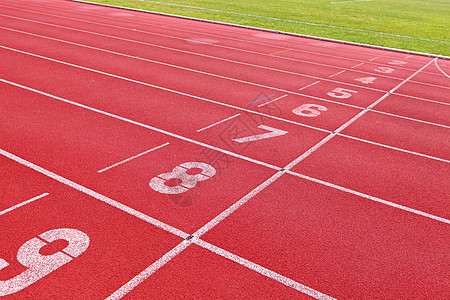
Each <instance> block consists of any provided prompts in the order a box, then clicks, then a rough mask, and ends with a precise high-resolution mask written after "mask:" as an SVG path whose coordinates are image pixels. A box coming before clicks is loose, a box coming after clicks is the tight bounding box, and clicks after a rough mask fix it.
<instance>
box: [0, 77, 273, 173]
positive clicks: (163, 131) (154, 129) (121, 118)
mask: <svg viewBox="0 0 450 300" xmlns="http://www.w3.org/2000/svg"><path fill="white" fill-rule="evenodd" d="M0 82H4V83H7V84H10V85H13V86H17V87H19V88H23V89H25V90H28V91H31V92H34V93H37V94H40V95H44V96H47V97H49V98H52V99H55V100H58V101H61V102H65V103H68V104H72V105H74V106H78V107H81V108H84V109H87V110H90V111H93V112H96V113H99V114H102V115H105V116H108V117H111V118H114V119H117V120H121V121H124V122H127V123H130V124H134V125H137V126H140V127H143V128H147V129H150V130H153V131H156V132H160V133H162V134H165V135H168V136H171V137H174V138H177V139H180V140H183V141H186V142H189V143H193V144H196V145H199V146H203V147H206V148H209V149H212V150H216V151H219V152H222V153H225V154H228V155H230V156H233V157H237V158H240V159H243V160H247V161H250V162H253V163H256V164H259V165H262V166H265V167H268V168H270V169H274V170H279V169H280V168H279V167H276V166H274V165H271V164H268V163H265V162H262V161H259V160H256V159H253V158H249V157H246V156H243V155H240V154H237V153H234V152H231V151H228V150H224V149H221V148H218V147H215V146H211V145H208V144H205V143H202V142H199V141H196V140H193V139H190V138H187V137H184V136H181V135H179V134H176V133H172V132H169V131H166V130H163V129H159V128H156V127H153V126H150V125H147V124H144V123H140V122H137V121H133V120H130V119H127V118H124V117H121V116H118V115H115V114H112V113H109V112H106V111H102V110H100V109H96V108H93V107H90V106H87V105H84V104H80V103H77V102H74V101H70V100H67V99H64V98H61V97H58V96H54V95H51V94H49V93H46V92H42V91H39V90H36V89H33V88H30V87H27V86H24V85H21V84H18V83H14V82H11V81H8V80H5V79H2V78H0ZM249 112H251V111H249Z"/></svg>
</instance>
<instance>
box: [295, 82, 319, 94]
mask: <svg viewBox="0 0 450 300" xmlns="http://www.w3.org/2000/svg"><path fill="white" fill-rule="evenodd" d="M319 82H320V80H319V81H316V82H313V83H311V84H308V85H307V86H304V87H302V88H299V89H298V90H299V91H302V90H304V89H307V88H309V87H311V86H313V85H315V84H318V83H319Z"/></svg>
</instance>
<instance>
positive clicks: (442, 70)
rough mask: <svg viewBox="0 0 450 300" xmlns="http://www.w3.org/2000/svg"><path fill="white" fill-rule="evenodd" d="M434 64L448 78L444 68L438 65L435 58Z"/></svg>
mask: <svg viewBox="0 0 450 300" xmlns="http://www.w3.org/2000/svg"><path fill="white" fill-rule="evenodd" d="M434 64H435V65H436V67H437V68H438V70H439V71H441V73H442V74H444V75H445V77H447V78H449V79H450V76H449V75H448V74H447V73H445V72H444V70H442V69H441V67H439V65H438V63H437V59H436V60H435V61H434Z"/></svg>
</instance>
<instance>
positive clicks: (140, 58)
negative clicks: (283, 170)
mask: <svg viewBox="0 0 450 300" xmlns="http://www.w3.org/2000/svg"><path fill="white" fill-rule="evenodd" d="M0 29H5V30H9V31H14V32H19V33H23V34H27V35H31V36H36V37H40V38H44V39H48V40H54V41H58V42H62V43H66V44H70V45H75V46H79V47H83V48H88V49H93V50H97V51H102V52H106V53H111V54H115V55H120V56H123V57H128V58H132V59H137V60H142V61H148V62H151V63H155V64H160V65H163V66H168V67H172V68H177V69H180V70H186V71H191V72H194V73H199V74H204V75H208V76H212V77H217V78H221V79H226V80H231V81H235V82H240V83H245V84H249V85H253V86H258V87H262V88H267V89H272V90H276V91H280V92H284V93H289V94H293V95H298V96H304V97H308V98H311V99H317V100H321V101H326V102H330V103H335V104H339V105H343V106H348V107H354V108H359V109H364V107H360V106H357V105H352V104H347V103H343V102H337V101H333V100H329V99H325V98H320V97H316V96H310V95H307V94H302V93H297V92H294V91H289V90H284V89H280V88H276V87H272V86H267V85H263V84H259V83H254V82H250V81H245V80H240V79H236V78H231V77H226V76H222V75H217V74H213V73H208V72H203V71H198V70H195V69H190V68H186V67H182V66H177V65H172V64H168V63H164V62H160V61H156V60H151V59H147V58H143V57H138V56H132V55H128V54H124V53H120V52H114V51H111V50H106V49H101V48H96V47H91V46H86V45H82V44H77V43H73V42H68V41H65V40H60V39H56V38H51V37H47V36H43V35H38V34H34V33H29V32H25V31H21V30H15V29H11V28H6V27H2V26H0ZM11 49H12V48H11ZM19 51H20V50H19ZM29 55H33V54H30V53H29ZM50 59H51V58H50ZM300 76H303V75H300ZM329 81H330V82H335V81H332V80H329ZM318 82H320V81H318ZM336 83H338V81H336ZM304 88H306V87H304ZM304 88H301V89H299V91H300V90H302V89H304ZM362 88H364V87H362ZM375 91H379V92H384V91H382V90H376V89H375Z"/></svg>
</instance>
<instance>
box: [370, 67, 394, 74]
mask: <svg viewBox="0 0 450 300" xmlns="http://www.w3.org/2000/svg"><path fill="white" fill-rule="evenodd" d="M394 71H395V69H392V68H388V67H378V68H376V69H375V72H378V73H384V74H389V73H392V72H394Z"/></svg>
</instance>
